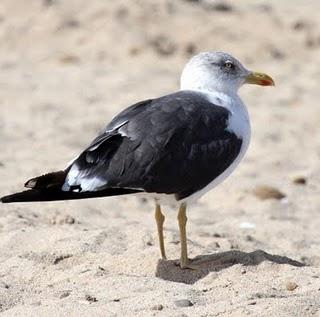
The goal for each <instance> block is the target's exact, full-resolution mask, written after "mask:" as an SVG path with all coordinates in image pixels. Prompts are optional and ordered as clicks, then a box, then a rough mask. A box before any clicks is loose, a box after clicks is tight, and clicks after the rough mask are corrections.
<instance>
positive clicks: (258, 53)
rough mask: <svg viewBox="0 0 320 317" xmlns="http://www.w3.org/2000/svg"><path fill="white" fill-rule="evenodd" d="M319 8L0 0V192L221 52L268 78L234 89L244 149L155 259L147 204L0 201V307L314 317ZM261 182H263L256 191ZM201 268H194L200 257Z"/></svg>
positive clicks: (170, 219)
mask: <svg viewBox="0 0 320 317" xmlns="http://www.w3.org/2000/svg"><path fill="white" fill-rule="evenodd" d="M319 24H320V2H319V1H318V0H313V1H312V0H309V1H302V0H300V1H298V0H292V1H289V0H287V1H276V0H273V1H266V0H258V1H253V0H252V1H245V0H241V1H240V0H238V1H233V2H231V1H230V2H215V1H205V0H198V1H197V0H193V1H192V0H189V1H187V0H151V1H147V0H130V1H128V0H127V1H102V0H100V1H99V0H92V1H86V0H77V1H76V0H69V1H63V0H42V1H40V0H29V1H22V0H1V2H0V114H1V115H0V140H1V141H0V142H1V152H0V175H1V176H0V179H1V181H0V193H1V194H2V195H4V194H8V193H10V192H13V191H17V190H21V189H22V186H23V183H24V181H25V180H27V179H29V178H31V177H33V176H36V175H38V174H41V173H43V172H46V171H54V170H56V169H61V168H63V167H64V166H65V164H66V162H68V161H69V160H70V159H72V158H73V156H75V155H76V154H78V153H79V151H80V150H81V149H82V148H83V147H84V146H86V145H87V144H88V143H89V142H90V141H91V139H92V138H93V137H94V136H95V135H96V133H97V132H98V131H99V130H100V129H101V128H102V127H103V126H104V125H105V124H106V123H107V122H108V121H109V120H110V119H111V118H112V116H113V115H115V114H116V113H117V112H118V111H120V110H121V109H123V108H125V107H127V106H128V105H130V104H132V103H134V102H136V101H139V100H142V99H145V98H150V97H155V96H159V95H162V94H166V93H169V92H172V91H174V90H177V89H178V83H179V76H180V72H181V70H182V68H183V65H184V64H185V62H186V61H187V60H188V58H189V57H190V56H191V55H193V54H195V53H197V52H200V51H205V50H223V51H227V52H230V53H231V54H233V55H234V56H236V57H237V58H238V59H240V60H241V61H243V62H244V63H245V64H246V65H247V67H248V68H250V69H253V70H257V71H264V72H266V73H268V74H270V75H272V76H273V78H274V79H275V81H276V87H275V88H261V87H258V86H248V87H243V88H242V89H241V91H240V95H241V96H242V98H243V100H244V101H245V103H246V104H247V105H248V108H249V112H250V115H251V120H252V129H253V135H252V143H251V146H250V148H249V151H248V153H247V156H246V158H245V160H244V161H243V163H242V164H241V165H240V167H239V168H238V169H237V170H236V172H235V173H234V174H233V175H232V176H231V177H230V178H229V179H228V180H227V181H226V182H225V183H224V184H223V185H221V186H220V187H219V188H217V189H216V190H214V191H212V192H210V193H208V194H207V195H206V196H205V197H203V198H202V199H201V201H199V202H198V203H197V204H196V205H194V206H192V207H191V208H189V213H188V216H189V223H188V238H189V250H190V256H191V257H195V256H197V255H198V256H200V257H199V258H198V259H199V261H202V260H207V265H204V266H203V269H202V270H200V271H189V270H185V271H181V270H180V269H179V268H177V267H176V266H175V265H174V262H173V260H174V259H177V258H178V256H179V250H180V247H179V238H178V229H177V223H176V211H174V210H171V209H170V208H166V210H165V212H166V214H167V222H166V223H165V229H166V231H165V241H166V247H167V253H168V255H169V258H170V261H167V262H165V261H160V260H159V250H158V241H157V234H156V227H155V222H154V216H153V204H152V202H149V201H145V200H142V199H141V198H137V197H129V196H127V197H121V198H108V199H98V200H87V201H80V202H59V203H43V204H39V203H34V204H19V205H1V206H0V211H1V212H0V263H1V264H0V310H1V312H2V315H3V316H177V317H178V316H179V317H182V316H248V315H249V316H288V317H289V316H320V232H319V231H320V196H319V191H320V166H319V158H320V137H319V134H320V127H319V121H320V102H319V99H320V89H319V80H320V66H319V65H320V28H319ZM266 186H267V187H266ZM208 263H209V264H208Z"/></svg>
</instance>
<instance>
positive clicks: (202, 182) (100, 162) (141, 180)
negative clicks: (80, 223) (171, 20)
mask: <svg viewBox="0 0 320 317" xmlns="http://www.w3.org/2000/svg"><path fill="white" fill-rule="evenodd" d="M229 115H230V113H229V111H228V110H227V109H225V108H223V107H219V106H214V105H212V104H211V103H210V102H209V101H207V100H206V99H205V98H204V97H203V96H202V95H200V94H198V93H195V92H188V91H181V92H178V93H175V94H171V95H167V96H164V97H160V98H158V99H154V100H147V101H145V102H141V103H139V104H136V105H134V106H132V107H130V108H128V109H127V110H125V111H124V112H122V113H120V114H119V115H118V116H116V117H115V118H114V119H113V120H112V121H111V123H110V124H109V125H108V126H107V128H106V131H107V132H105V133H103V134H102V135H100V136H99V137H98V138H97V139H95V141H94V142H93V143H92V144H91V146H89V147H88V149H87V150H86V151H84V152H83V153H82V154H81V155H80V156H79V158H78V159H77V160H76V161H75V162H74V163H73V166H71V171H70V177H69V183H70V182H71V185H80V186H82V187H83V185H84V184H85V183H87V184H88V183H90V181H92V182H93V183H92V185H93V186H94V184H95V181H96V179H97V178H98V179H99V186H100V187H99V186H97V188H96V189H95V188H94V189H91V190H98V189H101V186H102V187H120V188H135V189H143V190H144V191H146V192H156V193H167V194H176V197H177V199H182V198H185V197H187V196H189V195H191V194H192V193H194V192H196V191H198V190H200V189H201V188H203V187H205V186H206V185H207V184H209V183H210V182H211V181H212V180H213V179H215V178H216V177H217V176H219V175H220V174H221V173H222V172H223V171H224V170H225V169H226V168H228V167H229V166H230V165H231V164H232V162H233V161H234V160H235V158H236V157H237V155H238V154H239V152H240V148H241V144H242V140H241V139H239V138H238V137H237V136H236V135H235V134H233V133H231V132H228V131H227V130H226V128H227V125H228V118H229ZM72 171H73V172H74V173H76V172H77V175H76V176H77V177H76V181H74V183H73V184H72V179H74V176H75V175H72ZM84 187H85V186H84Z"/></svg>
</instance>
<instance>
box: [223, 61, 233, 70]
mask: <svg viewBox="0 0 320 317" xmlns="http://www.w3.org/2000/svg"><path fill="white" fill-rule="evenodd" d="M224 67H225V68H226V69H228V70H230V69H234V64H233V63H232V62H230V61H225V62H224Z"/></svg>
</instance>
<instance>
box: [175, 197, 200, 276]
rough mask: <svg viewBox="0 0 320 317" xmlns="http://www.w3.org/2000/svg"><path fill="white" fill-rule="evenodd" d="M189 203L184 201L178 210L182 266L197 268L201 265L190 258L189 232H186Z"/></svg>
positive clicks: (184, 267)
mask: <svg viewBox="0 0 320 317" xmlns="http://www.w3.org/2000/svg"><path fill="white" fill-rule="evenodd" d="M186 210H187V204H186V203H182V204H181V205H180V208H179V212H178V223H179V230H180V244H181V256H180V267H181V268H182V269H192V270H197V269H199V267H198V266H197V265H194V264H192V263H191V261H190V260H189V259H188V248H187V233H186V224H187V220H188V218H187V215H186Z"/></svg>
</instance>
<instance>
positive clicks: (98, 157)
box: [1, 52, 274, 269]
mask: <svg viewBox="0 0 320 317" xmlns="http://www.w3.org/2000/svg"><path fill="white" fill-rule="evenodd" d="M243 84H256V85H261V86H274V81H273V79H272V78H271V77H270V76H268V75H267V74H264V73H259V72H252V71H249V70H248V69H246V68H245V67H244V66H243V65H242V64H241V63H240V62H239V61H238V60H237V59H236V58H234V57H232V56H231V55H229V54H227V53H224V52H203V53H200V54H198V55H196V56H194V57H192V58H191V59H190V60H189V62H188V63H187V64H186V66H185V67H184V69H183V72H182V75H181V81H180V90H179V91H177V92H174V93H171V94H168V95H164V96H161V97H159V98H155V99H148V100H144V101H140V102H138V103H136V104H134V105H132V106H130V107H128V108H126V109H125V110H123V111H122V112H120V113H119V114H118V115H116V116H115V117H114V118H113V119H112V120H111V122H110V123H109V124H108V125H107V126H106V128H105V129H103V130H102V132H101V133H100V134H99V135H98V136H97V137H96V138H95V139H94V140H93V141H92V142H91V144H90V145H89V146H88V147H87V148H85V149H84V151H82V152H81V153H80V155H78V156H77V157H76V158H75V159H74V160H73V161H72V162H71V163H69V164H68V165H67V167H66V168H65V169H64V170H61V171H57V172H53V173H48V174H44V175H42V176H39V177H35V178H32V179H30V180H28V181H27V182H26V183H25V187H27V188H28V189H27V190H25V191H22V192H19V193H15V194H12V195H8V196H4V197H2V198H1V202H2V203H13V202H32V201H55V200H71V199H83V198H93V197H105V196H117V195H124V194H134V193H143V194H146V195H147V196H149V197H151V198H152V199H153V200H154V202H155V219H156V224H157V231H158V237H159V246H160V253H161V256H162V258H163V259H166V253H165V246H164V237H163V224H164V220H165V216H164V215H163V213H162V210H161V205H163V204H174V205H175V206H177V208H178V217H177V218H178V224H179V232H180V244H181V255H180V267H181V268H182V269H186V268H190V269H194V268H195V267H194V266H193V265H192V261H191V260H190V259H189V258H188V252H187V234H186V224H187V216H186V209H187V205H188V204H190V203H191V202H194V201H195V200H197V199H198V198H200V197H201V196H202V195H204V194H205V193H206V192H208V191H209V190H211V189H212V188H214V187H216V186H217V185H218V184H220V183H221V182H222V181H223V180H225V179H226V178H227V177H228V176H229V175H230V174H231V173H232V172H233V171H234V169H235V168H236V166H237V165H238V164H239V162H240V161H241V160H242V158H243V157H244V155H245V152H246V151H247V149H248V146H249V142H250V134H251V133H250V120H249V114H248V111H247V109H246V106H245V105H244V103H243V102H242V101H241V99H240V97H239V96H238V90H239V88H240V87H241V86H242V85H243Z"/></svg>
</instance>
